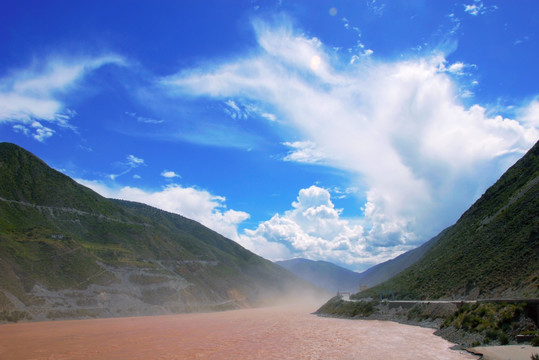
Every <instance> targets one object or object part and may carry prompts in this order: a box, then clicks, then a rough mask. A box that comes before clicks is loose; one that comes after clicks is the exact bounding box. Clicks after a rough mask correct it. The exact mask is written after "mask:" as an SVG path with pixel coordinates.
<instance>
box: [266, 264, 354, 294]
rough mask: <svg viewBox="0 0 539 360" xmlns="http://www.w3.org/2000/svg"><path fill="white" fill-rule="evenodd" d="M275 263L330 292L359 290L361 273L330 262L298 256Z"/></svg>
mask: <svg viewBox="0 0 539 360" xmlns="http://www.w3.org/2000/svg"><path fill="white" fill-rule="evenodd" d="M275 263H276V264H277V265H280V266H282V267H284V268H285V269H287V270H288V271H290V272H292V273H294V274H295V275H297V276H299V277H300V278H302V279H305V280H307V281H309V282H310V283H312V284H314V285H316V286H318V287H321V288H323V289H326V290H328V291H330V292H333V293H336V292H337V291H352V292H355V291H359V287H360V279H361V274H359V273H356V272H354V271H351V270H348V269H345V268H343V267H340V266H337V265H335V264H332V263H330V262H327V261H313V260H307V259H301V258H298V259H291V260H284V261H276V262H275Z"/></svg>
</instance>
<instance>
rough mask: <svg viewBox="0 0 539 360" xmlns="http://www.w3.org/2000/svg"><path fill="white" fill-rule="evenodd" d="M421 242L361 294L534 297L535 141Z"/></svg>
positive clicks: (538, 183)
mask: <svg viewBox="0 0 539 360" xmlns="http://www.w3.org/2000/svg"><path fill="white" fill-rule="evenodd" d="M425 245H427V248H426V249H422V250H421V251H422V252H424V254H423V255H422V256H420V258H419V259H418V260H417V261H415V262H414V263H413V264H412V265H410V266H409V267H407V268H406V269H405V270H403V271H401V272H400V273H399V274H397V275H396V276H394V277H392V278H391V279H390V280H388V281H386V282H383V283H382V284H380V285H378V286H375V287H373V288H371V289H369V290H367V291H364V292H361V293H360V294H359V296H361V297H368V296H374V297H377V296H378V294H379V293H381V292H392V293H394V294H395V296H396V297H398V298H401V299H422V298H425V299H440V298H445V299H477V298H509V297H524V298H528V297H538V296H539V143H536V144H535V146H534V147H533V148H532V149H530V150H529V151H528V153H527V154H526V155H525V156H524V157H522V158H521V159H520V160H519V161H518V162H517V163H516V164H514V165H513V166H512V167H511V168H510V169H508V170H507V172H506V173H505V174H504V175H503V176H502V177H501V178H500V179H499V180H498V181H497V182H496V183H495V184H494V185H492V186H491V187H490V188H489V189H488V190H487V191H486V192H485V193H484V194H483V196H481V198H480V199H479V200H477V201H476V202H475V203H474V204H473V205H472V206H471V207H470V208H469V209H468V210H467V211H466V212H465V213H464V214H463V215H462V216H461V217H460V219H459V220H458V221H457V223H456V224H454V225H453V226H451V227H449V228H447V229H445V230H444V231H443V232H442V233H440V234H439V235H438V236H437V237H436V238H435V239H433V240H431V241H430V242H428V243H427V244H425ZM419 249H421V248H419ZM405 255H406V254H405ZM397 259H398V258H397ZM397 259H395V260H397ZM371 270H374V268H373V269H370V270H368V271H367V272H369V271H371Z"/></svg>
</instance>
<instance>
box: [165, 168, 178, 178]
mask: <svg viewBox="0 0 539 360" xmlns="http://www.w3.org/2000/svg"><path fill="white" fill-rule="evenodd" d="M161 176H162V177H165V178H167V179H173V178H179V177H181V176H180V175H178V174H176V173H175V172H174V171H170V170H163V172H162V173H161Z"/></svg>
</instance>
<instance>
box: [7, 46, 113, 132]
mask: <svg viewBox="0 0 539 360" xmlns="http://www.w3.org/2000/svg"><path fill="white" fill-rule="evenodd" d="M106 64H117V65H121V64H124V60H123V59H122V58H120V57H118V56H114V55H110V56H99V57H87V58H77V59H63V58H48V59H46V60H45V61H35V62H34V63H33V64H32V65H31V66H29V67H28V68H24V69H17V70H12V71H11V72H8V75H6V76H4V77H3V78H1V79H0V123H10V124H13V129H14V130H15V131H19V132H23V133H24V134H26V135H28V136H32V137H34V138H35V139H36V140H38V141H43V140H45V139H46V138H48V137H50V136H52V135H53V134H54V133H55V130H53V129H52V128H51V127H52V126H57V127H60V128H69V129H72V130H74V126H73V125H72V124H71V123H70V119H71V118H73V117H74V116H75V115H76V111H74V110H72V109H69V108H68V107H67V104H65V103H64V101H63V97H64V95H65V93H67V92H69V91H71V90H73V87H75V86H76V84H77V82H78V81H80V80H81V79H82V78H83V77H84V76H85V75H86V74H88V73H89V72H91V71H93V70H95V69H97V68H99V67H101V66H104V65H106ZM42 123H46V124H47V126H45V125H43V124H42Z"/></svg>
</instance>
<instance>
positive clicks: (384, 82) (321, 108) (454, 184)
mask: <svg viewBox="0 0 539 360" xmlns="http://www.w3.org/2000/svg"><path fill="white" fill-rule="evenodd" d="M254 24H255V26H254V27H255V31H256V34H257V39H258V48H257V49H256V51H255V52H251V55H245V54H240V55H239V56H238V57H237V58H236V59H232V60H229V61H221V62H217V63H214V64H209V65H208V64H206V65H205V66H200V67H197V68H192V69H184V70H182V71H180V72H179V73H177V74H175V75H172V76H169V77H167V78H164V79H162V82H161V84H162V85H163V86H165V87H167V88H169V89H170V92H171V93H174V94H176V95H181V96H193V97H197V96H200V97H212V98H214V99H215V100H222V101H235V99H247V100H250V101H253V102H255V103H261V104H264V106H265V108H267V109H270V110H271V112H272V113H278V114H280V117H282V118H283V119H284V120H283V123H284V124H285V125H286V126H288V127H289V128H292V129H295V131H296V134H297V137H299V138H302V139H305V141H304V142H296V143H294V142H285V143H286V144H287V145H288V146H289V147H291V148H292V149H293V150H292V152H290V153H289V155H288V156H287V157H286V158H285V160H288V161H291V160H293V161H298V162H316V161H313V160H315V159H316V160H317V161H318V159H322V158H323V159H324V165H329V166H332V167H335V168H339V169H344V170H346V171H348V172H349V173H350V174H351V175H350V176H351V177H352V178H355V179H356V181H357V187H358V188H360V189H362V190H361V196H365V197H366V199H367V201H366V203H365V205H364V207H363V210H364V218H363V219H362V221H363V223H364V229H365V233H364V236H363V237H356V238H355V240H354V241H356V242H358V244H356V245H355V246H356V248H358V249H362V251H364V252H365V253H366V254H371V255H372V256H378V255H376V254H381V253H383V254H386V256H388V257H390V256H391V254H393V255H395V254H398V253H399V252H400V251H402V250H403V249H405V248H407V247H408V248H410V247H413V246H415V245H417V244H418V243H420V242H422V241H425V240H427V239H428V237H429V236H433V235H435V233H436V232H437V231H440V230H441V229H442V228H443V227H445V226H447V225H450V224H451V223H452V222H453V221H455V220H456V218H457V216H458V215H459V214H460V213H461V212H462V211H464V210H465V209H466V207H468V206H469V205H470V204H471V202H473V200H474V199H476V198H477V197H478V196H479V195H480V194H481V193H482V192H483V191H484V190H485V188H486V187H487V186H488V185H490V184H491V183H492V182H493V181H494V180H495V179H496V178H497V177H498V176H499V175H501V172H502V171H503V170H504V169H505V168H507V166H508V165H509V164H510V163H512V162H513V161H515V160H516V158H517V156H518V155H519V154H523V153H524V152H525V151H526V150H527V149H529V148H530V147H531V146H532V145H533V143H534V142H535V141H537V139H538V138H539V130H538V128H537V125H536V123H534V122H533V121H531V120H529V117H526V118H524V117H523V118H522V119H518V118H517V119H508V118H504V117H502V116H500V115H496V114H492V113H491V111H490V110H489V109H487V108H485V107H484V106H482V105H480V104H475V105H473V106H470V107H465V106H464V105H463V104H462V103H460V102H459V100H458V99H459V98H458V96H456V94H457V93H459V91H460V84H459V82H458V78H460V76H457V77H455V76H452V75H459V74H461V73H463V72H464V71H465V70H466V69H467V65H465V64H463V63H459V62H456V63H454V64H452V65H450V66H449V67H445V65H444V64H446V63H447V61H446V59H445V57H444V56H443V54H429V55H425V56H423V57H414V58H410V59H400V60H397V61H383V62H382V61H375V59H373V58H372V57H371V59H369V61H357V62H354V63H352V64H351V63H350V61H349V59H348V58H346V57H344V58H343V57H339V56H338V55H337V54H336V53H335V52H334V51H332V50H330V49H328V48H326V47H325V46H324V44H322V42H321V41H320V40H319V39H317V38H309V37H306V36H305V35H303V34H301V33H298V32H296V31H295V30H294V29H293V27H292V26H291V25H290V24H288V23H280V24H272V25H268V24H266V23H263V22H260V21H255V23H254ZM253 53H254V55H253ZM313 59H317V61H316V63H317V66H316V67H313V66H312V64H313V63H312V61H313ZM529 106H530V107H533V105H529ZM527 113H529V114H532V115H530V116H531V117H532V118H533V117H534V116H535V114H536V113H535V112H534V111H532V110H530V111H528V112H527ZM525 119H527V120H525ZM310 144H316V147H314V146H312V145H310ZM315 149H316V152H315V151H314V150H315ZM479 173H480V174H481V176H478V174H479ZM277 219H279V220H280V219H281V218H280V217H279V218H277ZM289 220H290V219H289ZM275 221H276V220H275ZM287 221H288V220H287ZM291 221H292V220H291ZM291 226H293V224H291ZM262 233H263V232H262V231H261V230H260V231H258V230H256V231H254V232H247V231H246V234H247V235H246V236H248V237H249V235H252V236H251V238H252V239H255V238H256V239H259V241H258V244H265V245H266V246H268V249H269V248H271V249H272V251H274V252H276V253H277V252H278V251H277V250H278V249H279V248H282V247H281V246H280V245H279V244H278V241H277V240H276V238H271V239H270V238H266V240H267V241H266V242H262V241H261V240H260V239H261V236H263V235H262ZM268 236H269V235H268ZM283 236H284V235H283ZM246 239H247V238H243V241H244V243H245V244H249V242H248V241H247V240H246ZM253 241H254V240H253ZM250 244H251V245H252V246H256V244H255V242H252V243H250ZM291 244H292V247H293V248H294V247H295V246H296V245H294V244H296V243H294V242H292V243H291ZM298 246H299V245H298ZM296 249H298V250H300V249H301V248H299V247H298V248H296ZM288 250H291V248H290V247H288ZM358 261H360V260H358ZM361 261H363V260H361Z"/></svg>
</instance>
